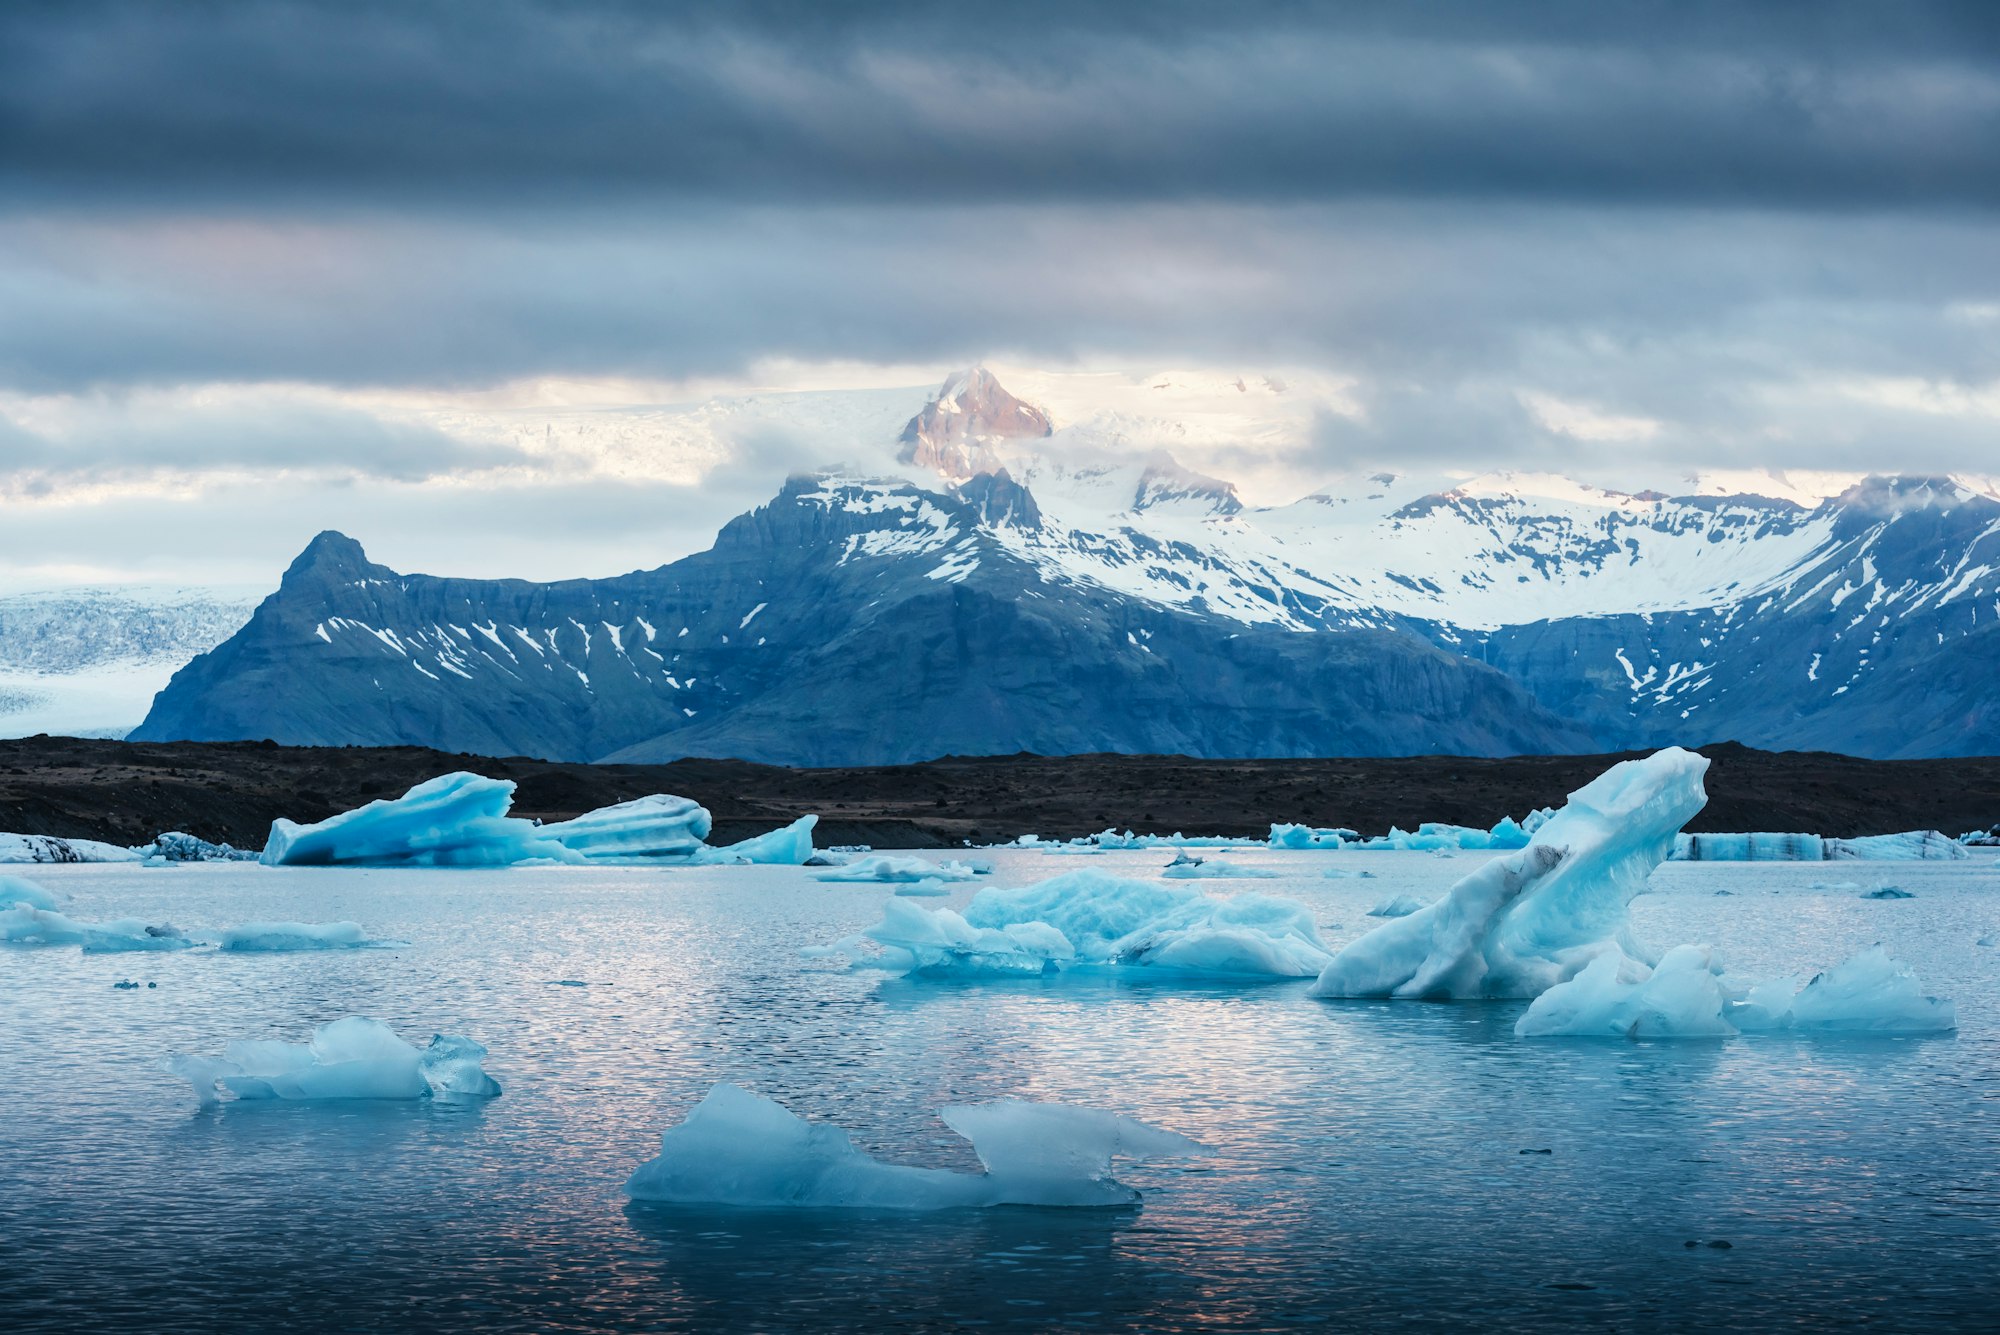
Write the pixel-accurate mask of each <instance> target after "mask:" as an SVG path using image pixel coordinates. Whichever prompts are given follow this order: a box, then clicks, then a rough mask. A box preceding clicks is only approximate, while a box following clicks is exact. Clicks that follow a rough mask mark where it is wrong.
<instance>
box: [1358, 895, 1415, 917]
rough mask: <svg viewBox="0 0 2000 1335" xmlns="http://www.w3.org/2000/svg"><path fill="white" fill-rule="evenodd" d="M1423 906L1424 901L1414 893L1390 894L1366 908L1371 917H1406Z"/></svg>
mask: <svg viewBox="0 0 2000 1335" xmlns="http://www.w3.org/2000/svg"><path fill="white" fill-rule="evenodd" d="M1423 907H1424V901H1423V900H1421V899H1418V898H1417V897H1416V896H1415V895H1390V896H1389V897H1388V898H1387V899H1385V900H1383V901H1382V902H1381V903H1379V904H1377V905H1376V906H1375V907H1374V908H1372V909H1369V910H1368V916H1369V917H1371V918H1407V917H1409V916H1410V915H1411V914H1412V913H1415V912H1417V911H1418V910H1419V909H1421V908H1423Z"/></svg>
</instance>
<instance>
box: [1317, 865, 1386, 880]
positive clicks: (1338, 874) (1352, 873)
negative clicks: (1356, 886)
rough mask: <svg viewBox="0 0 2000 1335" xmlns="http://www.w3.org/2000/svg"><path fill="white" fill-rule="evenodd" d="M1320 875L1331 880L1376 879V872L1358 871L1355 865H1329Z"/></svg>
mask: <svg viewBox="0 0 2000 1335" xmlns="http://www.w3.org/2000/svg"><path fill="white" fill-rule="evenodd" d="M1320 875H1321V876H1323V877H1324V878H1326V879H1327V880H1329V881H1372V880H1374V879H1375V873H1374V872H1372V871H1357V870H1355V869H1354V868H1353V867H1328V868H1327V869H1326V870H1325V871H1323V872H1321V873H1320Z"/></svg>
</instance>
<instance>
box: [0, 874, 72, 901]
mask: <svg viewBox="0 0 2000 1335" xmlns="http://www.w3.org/2000/svg"><path fill="white" fill-rule="evenodd" d="M68 901H69V896H68V895H66V894H58V893H57V892H56V891H54V890H46V889H43V888H42V887H41V886H39V885H36V884H35V883H34V882H33V881H29V880H23V879H22V878H21V877H19V876H0V907H10V906H13V905H16V904H18V905H21V906H23V907H26V908H31V909H53V908H55V907H56V906H57V905H59V904H64V903H67V902H68Z"/></svg>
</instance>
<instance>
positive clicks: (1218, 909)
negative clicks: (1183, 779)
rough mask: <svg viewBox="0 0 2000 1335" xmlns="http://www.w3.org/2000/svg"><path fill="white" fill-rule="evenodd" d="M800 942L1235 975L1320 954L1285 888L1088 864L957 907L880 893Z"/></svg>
mask: <svg viewBox="0 0 2000 1335" xmlns="http://www.w3.org/2000/svg"><path fill="white" fill-rule="evenodd" d="M806 954H807V956H808V957H809V958H820V957H826V956H832V955H844V956H846V957H847V958H848V959H849V960H850V961H852V962H853V963H854V964H855V965H856V966H858V967H863V968H876V969H883V970H886V971H888V972H892V973H902V974H911V973H914V974H922V975H925V976H927V977H958V976H976V975H981V974H989V975H990V974H1001V975H1006V974H1013V975H1024V974H1025V975H1030V976H1035V975H1041V974H1050V973H1061V972H1064V971H1068V970H1077V969H1107V968H1109V969H1145V970H1147V971H1148V972H1149V974H1151V975H1152V976H1156V977H1163V978H1167V977H1175V976H1179V977H1186V978H1190V979H1194V978H1200V979H1244V980H1250V979H1259V980H1262V979H1274V978H1303V977H1310V976H1311V975H1313V974H1315V973H1318V972H1319V971H1320V969H1321V968H1323V967H1324V966H1325V964H1326V962H1327V960H1328V959H1329V958H1331V956H1330V955H1329V953H1328V951H1327V948H1326V943H1325V942H1324V941H1322V940H1321V939H1320V935H1319V930H1318V929H1317V928H1316V927H1315V926H1314V925H1313V918H1312V911H1311V910H1310V909H1308V908H1307V907H1306V906H1305V905H1304V904H1302V903H1300V902H1299V901H1298V900H1296V899H1287V898H1283V897H1281V896H1276V895H1261V894H1242V895H1235V896H1232V897H1229V898H1222V897H1219V896H1215V895H1208V894H1204V893H1202V892H1201V891H1200V890H1197V889H1196V888H1194V887H1193V886H1180V885H1163V884H1161V883H1160V882H1158V881H1131V880H1124V879H1121V878H1119V877H1114V876H1107V875H1105V874H1104V873H1102V872H1097V871H1073V872H1070V873H1068V874H1067V875H1063V876H1057V877H1055V878H1053V879H1051V880H1047V881H1043V882H1040V883H1039V884H1036V885H1028V886H1019V887H1002V886H989V887H987V888H986V889H984V890H981V891H980V892H979V893H978V894H976V895H974V896H973V897H972V901H971V902H970V903H969V904H967V905H966V906H965V909H964V911H963V912H962V913H959V912H954V911H952V910H951V909H948V908H936V909H924V908H919V907H918V906H917V905H914V904H910V903H906V902H904V901H901V900H896V899H891V900H889V901H888V902H886V903H885V904H883V906H882V921H880V922H878V923H876V924H875V925H874V926H872V927H869V928H867V929H866V930H865V931H863V932H861V933H859V934H857V935H855V936H851V937H847V938H846V939H844V940H841V941H837V942H835V943H834V944H832V945H830V946H821V947H817V948H814V949H810V950H808V951H807V952H806Z"/></svg>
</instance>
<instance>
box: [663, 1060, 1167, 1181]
mask: <svg viewBox="0 0 2000 1335" xmlns="http://www.w3.org/2000/svg"><path fill="white" fill-rule="evenodd" d="M939 1116H940V1117H941V1118H942V1120H943V1121H944V1124H945V1125H946V1126H948V1127H950V1128H951V1129H952V1130H953V1131H955V1132H957V1133H958V1134H959V1135H961V1136H963V1137H964V1138H965V1139H967V1140H969V1141H970V1142H972V1148H973V1152H974V1153H976V1154H977V1155H978V1156H979V1161H980V1163H981V1164H982V1165H983V1166H984V1168H985V1170H986V1171H985V1172H983V1173H960V1172H954V1171H952V1170H950V1169H944V1168H918V1167H914V1166H911V1165H907V1164H897V1163H885V1162H884V1161H882V1160H880V1159H877V1158H875V1157H873V1156H872V1155H869V1154H866V1153H864V1152H863V1151H861V1150H859V1149H857V1148H855V1145H854V1142H853V1141H852V1140H851V1139H849V1137H848V1135H847V1133H846V1132H845V1131H842V1130H841V1129H840V1128H838V1127H834V1126H828V1125H824V1124H822V1125H814V1124H812V1123H810V1122H807V1121H805V1120H804V1119H803V1118H800V1117H797V1116H795V1115H794V1114H792V1113H791V1112H788V1111H787V1110H786V1109H785V1108H783V1107H781V1106H780V1105H779V1104H777V1103H775V1102H773V1101H772V1100H770V1099H766V1098H761V1097H759V1096H757V1095H755V1094H752V1093H750V1092H749V1091H747V1090H744V1089H741V1088H739V1087H737V1086H735V1085H729V1084H721V1085H717V1086H715V1087H714V1088H713V1089H711V1090H710V1091H709V1092H708V1095H707V1096H706V1097H705V1098H703V1099H702V1101H701V1102H700V1103H698V1104H696V1105H695V1106H694V1108H693V1109H692V1110H691V1111H690V1112H689V1113H688V1115H687V1119H686V1120H685V1121H683V1122H682V1123H681V1124H680V1125H678V1126H675V1127H672V1128H670V1129H669V1130H668V1131H667V1132H666V1134H665V1135H664V1136H662V1137H661V1142H660V1153H659V1156H658V1157H657V1158H653V1159H649V1160H647V1161H646V1162H645V1163H643V1164H641V1165H639V1167H638V1169H637V1170H635V1171H634V1172H633V1174H632V1176H631V1178H630V1179H629V1180H628V1181H627V1182H626V1184H625V1190H626V1193H627V1194H628V1195H630V1196H631V1197H632V1198H633V1199H634V1200H640V1201H663V1202H671V1203H675V1204H686V1205H734V1206H750V1207H765V1208H768V1207H774V1206H785V1207H797V1208H806V1209H876V1210H942V1209H953V1208H965V1207H984V1206H996V1205H1036V1206H1084V1207H1090V1206H1096V1207H1103V1206H1127V1205H1132V1204H1134V1203H1136V1202H1137V1201H1138V1199H1139V1193H1138V1192H1136V1191H1134V1190H1132V1189H1131V1188H1130V1187H1128V1186H1125V1185H1124V1184H1123V1183H1120V1182H1118V1181H1116V1180H1115V1179H1113V1178H1112V1177H1111V1175H1110V1174H1111V1162H1112V1160H1113V1159H1116V1158H1126V1159H1146V1158H1157V1157H1162V1156H1170V1155H1191V1154H1200V1153H1202V1152H1203V1150H1202V1147H1201V1146H1200V1145H1199V1144H1197V1143H1196V1142H1195V1141H1192V1140H1190V1139H1188V1138H1187V1137H1186V1136H1182V1135H1178V1134H1176V1133H1174V1132H1171V1131H1163V1130H1160V1129H1158V1128H1157V1127H1152V1126H1148V1125H1146V1124H1145V1123H1144V1122H1139V1121H1135V1120H1133V1119H1131V1118H1129V1117H1120V1116H1117V1115H1115V1114H1113V1113H1108V1112H1101V1111H1098V1110H1096V1109H1092V1108H1077V1107H1071V1106H1068V1105H1065V1104H1059V1103H1021V1102H1014V1101H1009V1102H1005V1103H991V1104H984V1105H981V1106H977V1107H953V1108H945V1109H943V1110H941V1112H940V1113H939Z"/></svg>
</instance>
